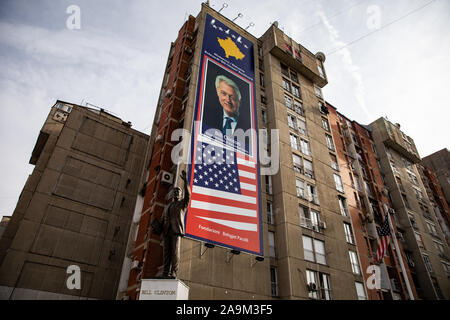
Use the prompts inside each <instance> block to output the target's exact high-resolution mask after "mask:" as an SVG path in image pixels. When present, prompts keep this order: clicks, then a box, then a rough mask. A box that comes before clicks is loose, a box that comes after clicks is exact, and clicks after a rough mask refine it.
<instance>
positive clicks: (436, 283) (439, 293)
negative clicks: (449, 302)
mask: <svg viewBox="0 0 450 320" xmlns="http://www.w3.org/2000/svg"><path fill="white" fill-rule="evenodd" d="M431 280H432V281H431V282H432V283H433V287H434V291H436V294H437V296H438V299H440V300H444V299H445V297H444V295H443V294H442V291H441V288H440V287H439V284H438V282H437V280H436V279H435V278H431Z"/></svg>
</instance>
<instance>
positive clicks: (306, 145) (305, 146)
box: [300, 139, 311, 156]
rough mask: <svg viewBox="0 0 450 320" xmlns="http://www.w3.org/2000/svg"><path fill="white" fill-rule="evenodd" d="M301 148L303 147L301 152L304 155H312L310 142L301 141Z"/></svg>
mask: <svg viewBox="0 0 450 320" xmlns="http://www.w3.org/2000/svg"><path fill="white" fill-rule="evenodd" d="M300 146H301V151H302V153H303V154H306V155H307V156H310V155H311V149H310V148H309V142H308V141H306V140H304V139H300Z"/></svg>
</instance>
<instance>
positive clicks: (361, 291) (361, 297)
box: [355, 282, 367, 300]
mask: <svg viewBox="0 0 450 320" xmlns="http://www.w3.org/2000/svg"><path fill="white" fill-rule="evenodd" d="M355 288H356V294H357V296H358V300H367V297H366V292H365V291H364V285H363V284H362V283H361V282H355Z"/></svg>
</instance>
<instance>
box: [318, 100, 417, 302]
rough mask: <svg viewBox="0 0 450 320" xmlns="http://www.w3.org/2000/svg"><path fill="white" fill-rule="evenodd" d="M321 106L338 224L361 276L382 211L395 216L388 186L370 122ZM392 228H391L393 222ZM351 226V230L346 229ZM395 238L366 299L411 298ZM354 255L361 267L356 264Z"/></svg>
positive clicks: (375, 242)
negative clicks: (331, 144)
mask: <svg viewBox="0 0 450 320" xmlns="http://www.w3.org/2000/svg"><path fill="white" fill-rule="evenodd" d="M327 107H328V109H329V110H330V115H329V121H330V123H328V121H327V120H326V119H325V118H324V119H323V120H322V121H323V127H324V128H326V129H328V130H330V132H332V133H333V137H334V141H335V146H336V153H337V154H336V155H335V154H333V153H330V161H331V163H332V167H333V168H334V169H335V173H334V175H335V180H336V185H337V188H339V189H341V190H343V193H342V195H341V196H340V197H339V204H340V208H341V214H342V215H343V216H344V217H345V219H346V221H345V222H344V225H345V230H346V234H347V235H348V240H347V242H349V243H351V244H354V245H355V247H354V248H353V250H351V251H349V254H350V256H353V257H354V258H351V260H352V265H354V268H353V269H354V272H356V273H357V274H360V275H361V276H362V278H361V279H362V280H364V281H366V282H367V281H368V280H369V277H370V276H371V273H370V272H366V270H367V269H368V268H369V267H370V266H372V265H376V264H377V263H376V259H375V257H376V252H377V247H378V243H379V235H378V231H377V230H378V229H379V228H380V226H381V225H382V222H383V221H384V219H386V213H387V212H389V219H391V221H395V219H397V217H396V213H395V210H394V209H393V208H392V207H391V204H390V203H389V199H388V189H387V188H386V186H385V184H384V173H383V171H382V169H381V163H380V160H379V159H380V158H379V155H378V152H377V149H376V147H375V143H374V141H373V138H372V130H371V128H370V127H369V126H364V125H360V124H359V123H357V122H356V121H352V120H350V119H348V118H347V117H346V116H345V115H343V114H340V113H339V112H338V111H337V109H336V108H335V107H333V106H332V105H331V104H329V103H327ZM393 229H394V232H397V228H396V226H395V224H393ZM352 232H353V234H354V236H352V235H351V234H352ZM398 240H399V239H398V238H397V237H396V239H395V240H394V239H392V242H391V245H390V246H389V248H388V253H387V256H386V257H385V258H384V260H383V263H381V264H379V267H380V270H381V275H382V282H381V288H380V290H370V291H369V298H370V299H371V300H386V299H387V300H391V299H395V300H401V299H417V293H416V291H415V286H414V284H413V280H412V277H411V273H410V270H409V265H408V263H407V259H406V256H405V254H404V252H403V246H402V241H401V238H400V241H398ZM396 246H397V247H398V248H399V250H398V251H396ZM356 249H357V250H356ZM358 257H359V265H361V268H358V267H357V264H356V261H358V259H357V258H358ZM400 259H401V261H400ZM360 269H361V270H362V271H360Z"/></svg>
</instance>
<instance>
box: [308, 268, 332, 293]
mask: <svg viewBox="0 0 450 320" xmlns="http://www.w3.org/2000/svg"><path fill="white" fill-rule="evenodd" d="M306 282H307V284H308V296H309V298H310V299H321V300H331V286H330V276H329V275H327V274H325V273H321V272H317V271H312V270H308V269H307V270H306Z"/></svg>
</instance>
